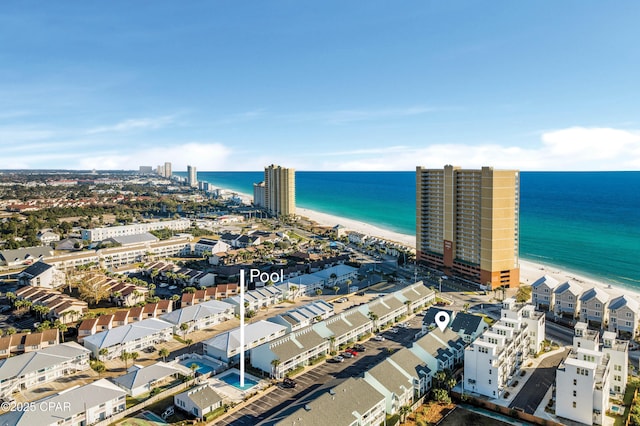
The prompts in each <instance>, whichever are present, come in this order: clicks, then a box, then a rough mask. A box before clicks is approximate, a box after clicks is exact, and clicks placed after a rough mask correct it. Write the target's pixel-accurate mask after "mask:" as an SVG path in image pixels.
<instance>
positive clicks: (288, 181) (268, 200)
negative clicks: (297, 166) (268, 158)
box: [264, 164, 296, 217]
mask: <svg viewBox="0 0 640 426" xmlns="http://www.w3.org/2000/svg"><path fill="white" fill-rule="evenodd" d="M295 176H296V171H295V170H294V169H287V168H284V167H280V166H276V165H273V164H272V165H270V166H269V167H265V169H264V203H265V205H264V207H265V208H266V209H267V211H268V212H269V213H270V214H271V215H272V216H276V217H280V216H293V215H295V214H296V177H295Z"/></svg>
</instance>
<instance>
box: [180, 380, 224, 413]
mask: <svg viewBox="0 0 640 426" xmlns="http://www.w3.org/2000/svg"><path fill="white" fill-rule="evenodd" d="M173 403H174V404H175V406H176V407H178V408H179V409H181V410H182V411H185V412H187V413H189V414H191V415H192V416H195V417H196V418H198V419H204V416H205V415H206V414H208V413H210V412H212V411H214V410H216V409H218V408H220V407H222V397H221V396H220V395H218V394H217V393H216V391H214V390H213V388H212V387H211V386H209V385H203V386H197V387H195V388H192V389H189V390H187V391H185V392H182V393H179V394H177V395H175V396H174V397H173Z"/></svg>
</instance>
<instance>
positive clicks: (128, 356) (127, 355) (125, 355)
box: [120, 351, 131, 370]
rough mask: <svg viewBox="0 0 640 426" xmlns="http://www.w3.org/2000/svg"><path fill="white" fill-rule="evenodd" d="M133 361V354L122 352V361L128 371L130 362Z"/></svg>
mask: <svg viewBox="0 0 640 426" xmlns="http://www.w3.org/2000/svg"><path fill="white" fill-rule="evenodd" d="M130 359H131V354H130V353H129V352H127V351H122V353H121V354H120V361H123V362H124V365H125V367H126V369H127V370H128V369H129V360H130Z"/></svg>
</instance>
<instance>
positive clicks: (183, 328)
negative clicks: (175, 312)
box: [180, 322, 189, 339]
mask: <svg viewBox="0 0 640 426" xmlns="http://www.w3.org/2000/svg"><path fill="white" fill-rule="evenodd" d="M187 330H189V324H187V323H186V322H183V323H182V324H180V331H182V338H183V339H184V336H186V335H187Z"/></svg>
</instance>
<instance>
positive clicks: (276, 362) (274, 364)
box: [271, 358, 280, 379]
mask: <svg viewBox="0 0 640 426" xmlns="http://www.w3.org/2000/svg"><path fill="white" fill-rule="evenodd" d="M279 365H280V360H279V359H278V358H276V359H273V360H271V377H275V378H276V379H277V378H278V377H276V376H277V375H276V372H277V370H278V366H279Z"/></svg>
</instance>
